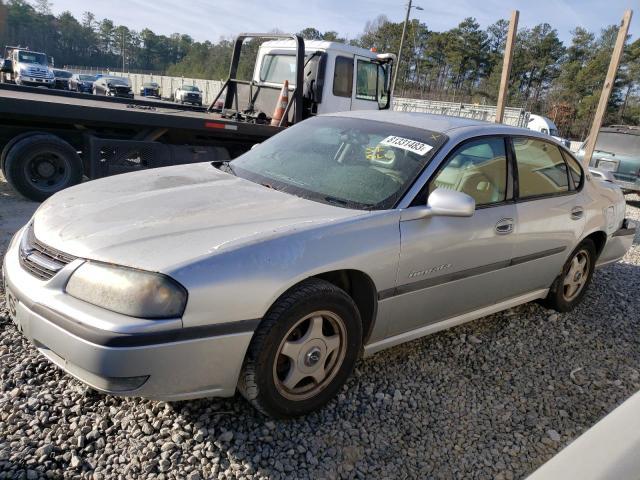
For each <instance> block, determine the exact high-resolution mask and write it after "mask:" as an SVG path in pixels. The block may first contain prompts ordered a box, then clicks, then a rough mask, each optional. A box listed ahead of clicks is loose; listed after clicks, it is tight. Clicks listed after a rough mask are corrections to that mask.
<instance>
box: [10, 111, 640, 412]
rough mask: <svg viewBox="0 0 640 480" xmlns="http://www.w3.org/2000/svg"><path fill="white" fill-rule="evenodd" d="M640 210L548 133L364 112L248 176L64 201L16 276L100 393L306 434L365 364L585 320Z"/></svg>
mask: <svg viewBox="0 0 640 480" xmlns="http://www.w3.org/2000/svg"><path fill="white" fill-rule="evenodd" d="M310 139H312V140H310ZM305 155H306V157H305ZM541 159H542V160H541ZM545 162H546V163H545ZM536 189H538V190H539V191H536ZM540 192H543V193H542V194H540ZM624 212H625V201H624V197H623V195H622V193H621V190H620V189H619V187H618V186H616V185H614V184H613V183H611V182H606V181H602V180H599V179H596V178H593V177H592V176H591V175H590V174H589V173H588V172H585V171H584V169H582V167H580V165H579V164H578V162H577V161H576V160H575V159H573V157H571V154H570V153H569V152H568V150H566V149H564V148H563V147H562V146H560V145H558V144H557V143H556V142H555V141H553V140H550V139H549V138H548V136H545V135H542V134H537V133H535V132H531V131H528V130H524V129H516V128H512V127H507V126H502V125H494V124H488V123H484V122H477V121H472V120H466V119H457V118H449V117H440V116H432V115H424V114H410V113H395V112H393V113H392V112H370V111H368V112H346V113H344V114H335V115H331V116H320V117H317V118H315V119H311V120H308V121H306V122H303V123H301V124H300V126H296V127H292V128H290V129H288V130H286V131H285V132H283V133H282V134H278V135H276V136H275V137H274V138H273V139H270V140H268V141H267V142H264V143H263V144H261V145H260V146H258V147H257V148H255V149H253V150H251V151H250V152H248V153H246V154H245V155H243V156H241V157H239V158H238V159H236V160H234V161H233V162H231V163H229V164H227V163H220V164H215V165H212V164H209V163H201V164H193V165H182V166H175V167H168V168H163V169H155V170H152V171H142V172H138V173H132V174H126V175H121V176H118V177H114V178H107V179H103V180H98V181H94V182H90V183H87V184H83V185H79V186H76V187H73V188H69V189H66V190H64V191H62V192H59V193H57V194H56V195H54V196H53V197H52V198H50V199H49V200H47V201H46V202H45V203H44V204H43V205H42V206H41V207H40V208H39V210H38V211H37V212H36V213H35V215H34V217H33V219H32V220H31V221H30V222H29V224H28V225H27V226H25V227H24V228H23V229H22V230H21V231H19V232H18V233H17V234H16V236H15V238H14V239H13V241H12V242H11V244H10V247H9V250H8V253H7V255H6V257H5V260H4V270H3V271H4V272H5V275H6V278H5V282H6V287H7V291H8V292H9V298H11V299H12V304H13V313H12V315H13V318H14V319H15V321H16V323H17V324H18V326H19V328H20V329H21V330H22V331H23V332H24V334H25V335H26V336H27V337H28V338H29V339H30V340H31V341H32V342H33V344H34V345H35V346H36V347H37V348H38V349H39V350H40V352H41V353H42V354H43V355H45V356H46V357H47V358H48V359H49V360H51V361H52V362H54V363H56V364H57V365H59V366H60V367H61V368H64V369H65V370H66V371H67V372H69V373H70V374H72V375H74V376H76V377H77V378H79V379H80V380H82V381H84V382H86V383H88V384H89V385H91V386H93V387H94V388H96V389H98V390H101V391H104V392H108V393H114V394H121V395H136V396H144V397H149V398H155V399H165V400H181V399H189V398H196V397H203V396H231V395H233V394H234V392H235V391H236V388H237V387H238V388H239V389H240V391H241V392H242V393H243V394H244V395H245V397H247V398H248V399H249V400H251V401H252V403H253V404H254V405H256V406H257V407H258V408H259V409H261V410H262V411H265V412H267V413H269V414H272V415H276V416H290V415H297V414H302V413H306V412H308V411H311V410H313V409H316V408H319V407H320V406H321V405H322V404H324V403H325V402H326V401H328V400H329V399H330V398H331V396H332V395H334V394H335V393H336V392H337V389H338V388H340V387H341V385H342V383H343V382H344V381H345V379H346V378H347V376H348V375H349V373H350V372H351V368H353V363H354V362H355V360H356V358H357V357H358V355H360V353H361V352H364V354H366V355H368V354H373V353H375V352H378V351H380V350H383V349H385V348H388V347H391V346H394V345H397V344H399V343H402V342H405V341H408V340H412V339H415V338H418V337H421V336H423V335H427V334H429V333H432V332H435V331H438V330H442V329H444V328H448V327H451V326H454V325H458V324H460V323H463V322H466V321H470V320H473V319H475V318H478V317H481V316H484V315H488V314H491V313H493V312H497V311H500V310H503V309H506V308H510V307H513V306H516V305H519V304H522V303H526V302H529V301H533V300H537V299H545V301H546V302H548V304H549V305H551V306H553V307H554V308H558V309H560V310H568V309H570V308H573V306H574V305H575V304H576V303H577V302H579V300H580V298H581V296H582V295H584V293H585V290H586V285H587V284H588V282H589V280H590V278H591V275H592V274H593V270H594V267H595V266H596V265H604V264H607V263H610V262H614V261H616V260H618V259H619V258H621V257H622V256H623V255H624V253H625V252H626V251H627V249H628V248H629V247H630V245H631V243H632V240H633V235H634V233H635V227H634V225H632V224H631V223H630V222H628V221H627V220H625V219H624ZM107 286H108V287H107ZM107 288H108V289H109V290H108V292H106V290H105V292H106V293H104V292H103V291H102V290H103V289H107ZM139 291H143V293H139ZM132 295H135V296H136V298H133V297H131V296H132ZM138 296H139V297H140V298H138ZM123 299H124V300H123ZM98 305H102V306H98ZM345 319H347V320H345ZM272 363H273V369H272V370H270V369H271V364H272ZM265 364H266V365H267V366H266V367H265V366H264V365H265ZM263 367H264V368H266V370H264V371H262V370H261V368H263ZM271 371H272V372H273V375H271V373H270V372H271ZM320 387H322V388H320ZM267 397H268V398H267Z"/></svg>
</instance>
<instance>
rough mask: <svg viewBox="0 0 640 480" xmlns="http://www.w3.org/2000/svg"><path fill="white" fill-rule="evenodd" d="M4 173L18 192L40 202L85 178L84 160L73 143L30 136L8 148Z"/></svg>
mask: <svg viewBox="0 0 640 480" xmlns="http://www.w3.org/2000/svg"><path fill="white" fill-rule="evenodd" d="M4 173H5V176H6V178H7V181H8V182H9V184H10V185H11V186H12V187H13V188H15V189H16V190H17V191H18V193H20V194H22V195H23V196H25V197H27V198H28V199H30V200H35V201H37V202H41V201H43V200H45V199H47V198H48V197H50V196H51V195H53V194H54V193H56V192H59V191H60V190H63V189H65V188H67V187H70V186H72V185H76V184H77V183H80V182H81V181H82V160H81V159H80V157H79V156H78V153H77V152H76V150H75V149H74V148H73V147H72V146H71V145H69V144H68V143H67V142H65V141H64V140H62V139H60V138H58V137H55V136H53V135H31V136H28V137H27V138H23V139H22V140H20V141H19V142H17V143H16V144H15V145H13V147H11V149H10V150H9V151H8V153H7V156H6V158H5V163H4Z"/></svg>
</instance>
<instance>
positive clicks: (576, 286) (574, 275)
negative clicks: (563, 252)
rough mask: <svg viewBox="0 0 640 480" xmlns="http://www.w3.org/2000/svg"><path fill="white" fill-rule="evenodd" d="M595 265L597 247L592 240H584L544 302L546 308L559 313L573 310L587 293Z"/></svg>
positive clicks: (570, 257) (566, 264)
mask: <svg viewBox="0 0 640 480" xmlns="http://www.w3.org/2000/svg"><path fill="white" fill-rule="evenodd" d="M595 264H596V247H595V245H594V243H593V241H591V240H590V239H586V240H583V241H582V242H581V243H580V245H578V246H577V247H576V249H575V250H574V251H573V252H572V253H571V255H570V256H569V259H568V260H567V261H566V263H565V264H564V267H563V268H562V272H561V273H560V275H559V276H558V278H556V280H555V282H554V283H553V285H552V286H551V289H550V290H549V294H548V295H547V298H546V299H545V300H544V301H543V304H544V306H545V307H547V308H552V309H554V310H557V311H559V312H569V311H571V310H573V309H574V308H575V307H576V305H578V303H580V301H581V300H582V297H584V294H585V293H586V291H587V287H588V286H589V283H590V282H591V278H592V277H593V272H594V269H595Z"/></svg>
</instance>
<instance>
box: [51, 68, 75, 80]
mask: <svg viewBox="0 0 640 480" xmlns="http://www.w3.org/2000/svg"><path fill="white" fill-rule="evenodd" d="M53 73H54V74H55V76H56V77H58V78H71V77H72V76H73V73H71V72H67V71H65V70H54V71H53Z"/></svg>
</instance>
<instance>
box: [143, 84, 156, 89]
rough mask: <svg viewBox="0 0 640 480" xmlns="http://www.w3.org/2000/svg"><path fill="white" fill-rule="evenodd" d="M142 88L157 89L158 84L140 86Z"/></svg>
mask: <svg viewBox="0 0 640 480" xmlns="http://www.w3.org/2000/svg"><path fill="white" fill-rule="evenodd" d="M142 86H143V87H146V88H158V84H157V83H144V84H142Z"/></svg>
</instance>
